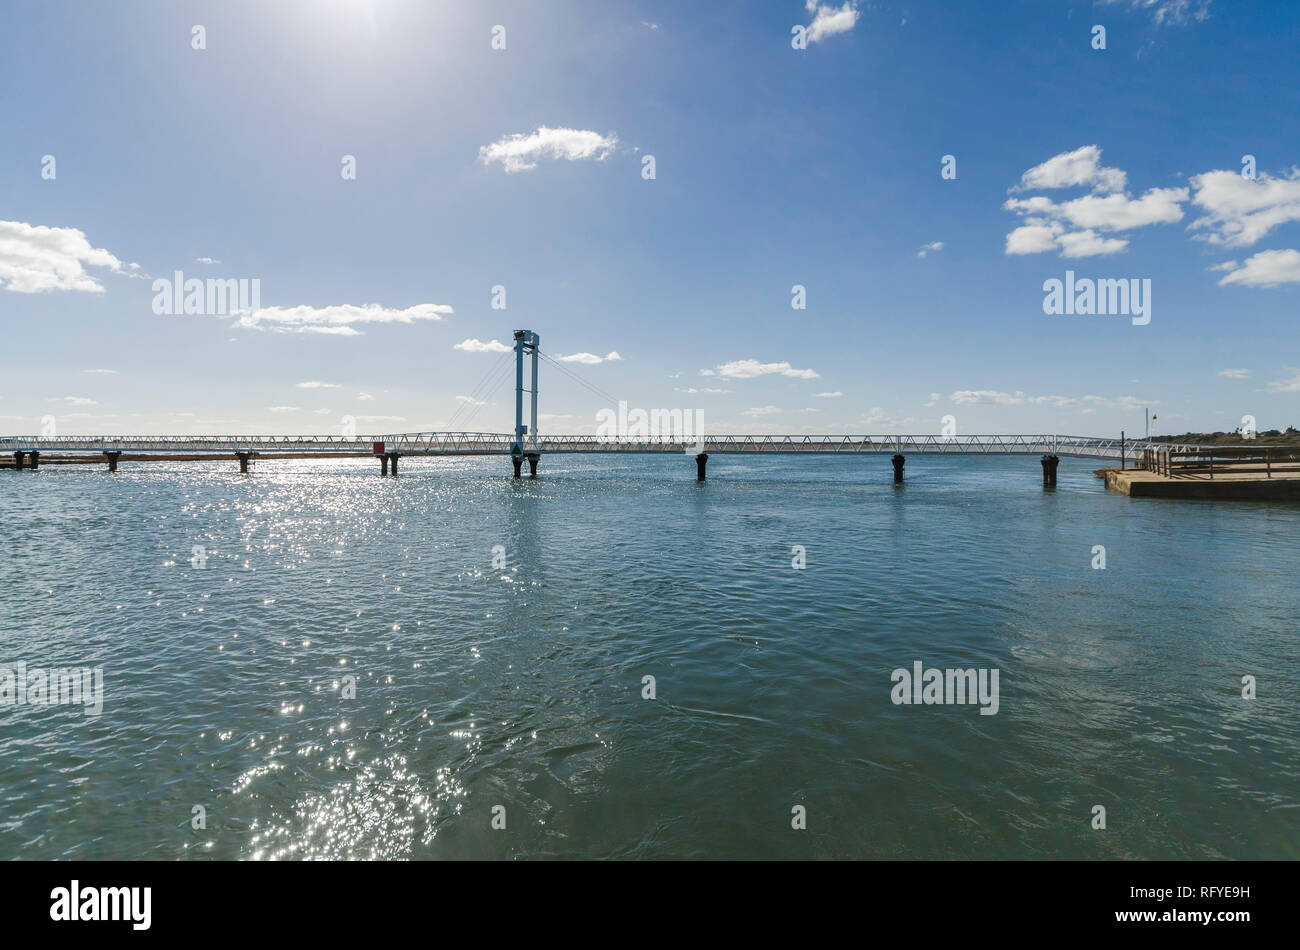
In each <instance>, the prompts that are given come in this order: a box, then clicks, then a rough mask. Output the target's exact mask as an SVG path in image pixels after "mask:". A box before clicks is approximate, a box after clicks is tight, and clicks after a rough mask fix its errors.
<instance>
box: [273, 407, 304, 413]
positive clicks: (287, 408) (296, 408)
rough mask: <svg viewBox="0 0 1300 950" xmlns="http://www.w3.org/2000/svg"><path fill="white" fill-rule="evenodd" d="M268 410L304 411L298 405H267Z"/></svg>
mask: <svg viewBox="0 0 1300 950" xmlns="http://www.w3.org/2000/svg"><path fill="white" fill-rule="evenodd" d="M266 411H267V412H302V410H301V409H299V408H298V407H297V406H267V407H266Z"/></svg>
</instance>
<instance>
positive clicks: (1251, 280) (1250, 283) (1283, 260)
mask: <svg viewBox="0 0 1300 950" xmlns="http://www.w3.org/2000/svg"><path fill="white" fill-rule="evenodd" d="M1227 284H1241V285H1243V286H1245V287H1277V286H1278V285H1279V284H1300V251H1296V250H1292V249H1290V248H1288V249H1286V250H1281V251H1260V252H1259V253H1258V254H1256V255H1254V256H1253V257H1248V258H1246V260H1245V261H1244V262H1243V263H1242V265H1241V266H1240V267H1238V268H1237V269H1236V270H1233V271H1229V272H1228V273H1227V274H1225V275H1224V276H1223V279H1222V280H1220V281H1219V285H1220V286H1224V285H1227Z"/></svg>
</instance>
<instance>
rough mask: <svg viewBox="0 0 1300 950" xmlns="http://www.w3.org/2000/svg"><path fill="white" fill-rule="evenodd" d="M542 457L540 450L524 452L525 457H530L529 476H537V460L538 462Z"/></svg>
mask: <svg viewBox="0 0 1300 950" xmlns="http://www.w3.org/2000/svg"><path fill="white" fill-rule="evenodd" d="M541 457H542V456H541V453H539V452H526V453H524V458H526V459H528V477H529V478H536V477H537V462H538V460H539V459H540V458H541Z"/></svg>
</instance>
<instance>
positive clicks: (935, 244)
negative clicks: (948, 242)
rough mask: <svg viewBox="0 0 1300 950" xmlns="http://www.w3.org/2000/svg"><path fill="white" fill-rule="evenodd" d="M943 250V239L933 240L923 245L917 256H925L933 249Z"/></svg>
mask: <svg viewBox="0 0 1300 950" xmlns="http://www.w3.org/2000/svg"><path fill="white" fill-rule="evenodd" d="M942 250H943V242H942V241H931V242H930V243H929V244H926V245H923V246H922V248H921V249H920V250H919V251H917V252H916V256H917V257H925V256H926V255H927V254H929V253H930V252H931V251H942Z"/></svg>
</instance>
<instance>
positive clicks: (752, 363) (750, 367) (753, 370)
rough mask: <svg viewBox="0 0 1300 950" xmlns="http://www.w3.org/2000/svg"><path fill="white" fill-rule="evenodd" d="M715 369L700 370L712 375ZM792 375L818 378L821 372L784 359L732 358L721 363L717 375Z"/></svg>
mask: <svg viewBox="0 0 1300 950" xmlns="http://www.w3.org/2000/svg"><path fill="white" fill-rule="evenodd" d="M713 374H714V373H713V370H703V369H702V370H700V375H702V376H712V375H713ZM774 374H779V375H781V376H792V377H794V378H795V379H818V378H820V376H821V374H820V373H818V372H816V371H815V370H811V369H795V368H794V367H793V366H791V365H790V364H789V363H787V362H785V361H784V360H783V361H781V362H780V363H760V362H758V360H732V361H731V362H730V363H719V364H718V367H717V375H719V376H722V377H725V378H727V379H753V378H755V377H756V376H771V375H774Z"/></svg>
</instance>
